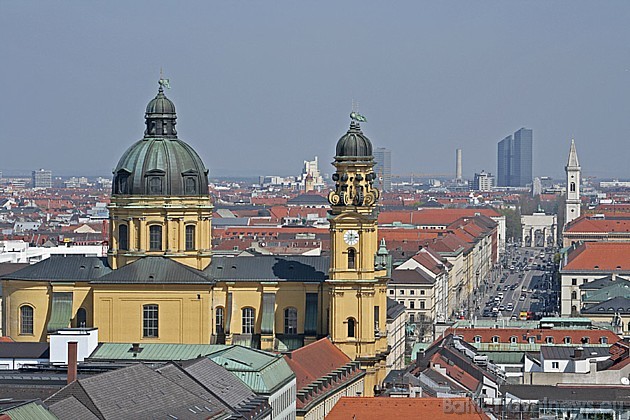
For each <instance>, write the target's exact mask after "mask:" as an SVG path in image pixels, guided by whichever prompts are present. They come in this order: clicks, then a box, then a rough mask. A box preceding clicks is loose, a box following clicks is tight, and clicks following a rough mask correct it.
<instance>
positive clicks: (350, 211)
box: [327, 112, 388, 396]
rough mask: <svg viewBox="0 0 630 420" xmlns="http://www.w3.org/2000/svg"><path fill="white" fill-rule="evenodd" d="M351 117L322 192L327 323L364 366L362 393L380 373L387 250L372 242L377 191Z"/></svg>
mask: <svg viewBox="0 0 630 420" xmlns="http://www.w3.org/2000/svg"><path fill="white" fill-rule="evenodd" d="M351 118H352V122H351V123H350V129H349V130H348V132H347V133H346V134H345V135H344V136H343V137H341V139H339V141H338V142H337V151H336V156H335V161H334V162H333V165H334V166H335V169H336V170H335V173H334V174H333V176H332V179H333V181H335V190H334V191H331V192H330V194H329V196H328V201H329V202H330V204H331V210H330V212H329V216H328V219H329V222H330V239H331V245H330V246H331V263H330V271H329V280H327V284H328V290H329V294H330V296H329V298H330V312H329V326H328V328H329V334H330V337H331V340H332V342H333V343H334V344H335V345H336V346H337V347H339V348H340V349H341V350H342V351H343V352H344V353H345V354H347V355H348V356H349V357H350V358H352V359H354V360H357V361H359V362H360V364H361V367H362V368H363V369H365V371H366V373H367V375H366V378H365V395H366V396H371V395H373V392H374V390H375V388H376V387H378V385H379V384H380V383H381V381H382V380H383V379H384V377H385V374H386V372H385V358H386V356H387V333H386V317H387V295H386V291H387V290H386V289H387V265H388V255H387V251H386V249H385V247H384V244H383V246H381V248H380V249H379V244H378V225H377V217H378V209H377V207H376V206H377V202H378V199H379V195H380V194H379V191H378V189H376V188H375V187H374V181H375V180H376V174H375V173H374V156H373V154H372V143H371V142H370V140H369V139H368V138H367V137H366V136H365V135H364V134H363V132H362V131H361V126H360V124H359V121H365V118H364V117H362V116H361V115H359V114H356V113H354V112H353V113H352V114H351Z"/></svg>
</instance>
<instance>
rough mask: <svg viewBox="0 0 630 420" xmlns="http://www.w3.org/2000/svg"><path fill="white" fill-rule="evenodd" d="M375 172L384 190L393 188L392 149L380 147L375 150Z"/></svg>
mask: <svg viewBox="0 0 630 420" xmlns="http://www.w3.org/2000/svg"><path fill="white" fill-rule="evenodd" d="M374 162H375V165H374V172H376V175H377V176H378V181H379V182H378V185H379V186H380V187H381V190H383V191H388V192H389V191H391V190H392V151H391V150H389V149H386V148H384V147H379V148H378V149H376V151H375V152H374Z"/></svg>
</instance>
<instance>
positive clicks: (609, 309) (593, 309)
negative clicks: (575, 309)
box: [580, 296, 630, 315]
mask: <svg viewBox="0 0 630 420" xmlns="http://www.w3.org/2000/svg"><path fill="white" fill-rule="evenodd" d="M580 312H581V313H583V314H593V315H596V314H598V315H604V314H609V315H614V314H615V313H617V312H618V313H619V314H620V315H626V314H630V299H628V298H626V297H621V296H617V297H614V298H612V299H608V300H606V301H604V302H601V303H597V304H595V305H592V306H589V307H588V308H585V309H582V310H581V311H580Z"/></svg>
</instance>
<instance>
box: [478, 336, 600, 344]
mask: <svg viewBox="0 0 630 420" xmlns="http://www.w3.org/2000/svg"><path fill="white" fill-rule="evenodd" d="M482 340H483V338H482V337H481V336H480V335H476V336H475V337H474V339H473V341H474V342H475V343H482V342H483V341H482ZM541 340H542V337H534V336H528V337H524V338H523V340H522V342H523V343H527V344H537V343H538V342H539V341H540V342H542V341H541ZM554 340H555V339H554V337H552V336H546V337H545V341H544V342H545V343H546V344H555V342H554ZM491 342H492V343H493V344H497V343H501V337H499V336H498V335H495V336H493V337H492V338H491ZM590 342H591V339H590V338H589V337H582V339H581V340H580V344H590ZM509 343H510V344H518V343H519V339H518V337H517V336H515V335H513V336H511V337H510V339H509ZM562 343H563V344H573V343H572V338H571V337H569V336H566V337H564V338H563V339H562ZM599 344H608V337H604V336H602V337H600V338H599Z"/></svg>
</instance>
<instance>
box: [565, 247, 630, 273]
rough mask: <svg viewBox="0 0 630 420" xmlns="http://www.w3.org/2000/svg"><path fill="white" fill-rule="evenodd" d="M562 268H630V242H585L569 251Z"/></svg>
mask: <svg viewBox="0 0 630 420" xmlns="http://www.w3.org/2000/svg"><path fill="white" fill-rule="evenodd" d="M562 270H563V271H571V270H603V271H615V270H625V271H627V270H630V242H584V243H583V244H581V245H579V246H578V247H577V248H576V249H574V250H573V251H571V252H570V253H569V255H568V264H566V265H565V266H564V267H562Z"/></svg>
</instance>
